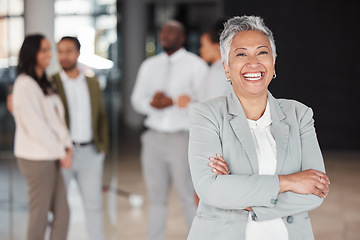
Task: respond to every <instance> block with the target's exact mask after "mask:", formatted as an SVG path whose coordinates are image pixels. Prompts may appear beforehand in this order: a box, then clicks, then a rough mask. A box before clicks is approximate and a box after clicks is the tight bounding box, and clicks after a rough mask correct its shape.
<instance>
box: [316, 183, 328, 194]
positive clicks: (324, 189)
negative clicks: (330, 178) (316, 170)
mask: <svg viewBox="0 0 360 240" xmlns="http://www.w3.org/2000/svg"><path fill="white" fill-rule="evenodd" d="M316 188H317V189H319V190H320V191H321V192H323V193H324V195H327V194H328V191H329V188H328V185H327V184H323V183H320V182H319V183H318V184H316Z"/></svg>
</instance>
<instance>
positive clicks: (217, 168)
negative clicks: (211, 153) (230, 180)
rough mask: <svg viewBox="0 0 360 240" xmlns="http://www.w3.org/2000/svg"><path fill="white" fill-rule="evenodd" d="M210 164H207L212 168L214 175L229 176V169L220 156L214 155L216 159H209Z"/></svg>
mask: <svg viewBox="0 0 360 240" xmlns="http://www.w3.org/2000/svg"><path fill="white" fill-rule="evenodd" d="M209 159H210V161H211V162H209V166H210V167H211V168H212V171H213V172H214V173H215V174H216V175H229V174H230V171H229V167H228V165H227V163H226V162H225V160H224V158H223V157H222V156H220V154H216V158H214V157H211V158H209Z"/></svg>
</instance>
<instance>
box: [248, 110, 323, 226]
mask: <svg viewBox="0 0 360 240" xmlns="http://www.w3.org/2000/svg"><path fill="white" fill-rule="evenodd" d="M299 124H300V129H299V131H300V138H301V139H300V142H301V156H302V158H301V171H303V170H307V169H315V170H318V171H321V172H324V173H325V166H324V161H323V157H322V154H321V151H320V147H319V143H318V140H317V137H316V132H315V127H314V119H313V111H312V110H311V108H307V110H306V111H305V113H304V114H303V116H302V117H301V118H300V120H299ZM322 202H323V199H322V198H320V197H318V196H316V195H313V194H307V195H304V194H297V193H293V192H290V191H289V192H284V193H281V194H279V196H278V199H277V201H276V204H275V206H274V207H272V208H265V207H262V206H261V207H253V210H254V213H255V215H256V217H255V220H257V221H263V220H270V219H274V218H278V217H285V216H289V215H293V214H297V213H301V212H307V211H311V210H313V209H315V208H317V207H318V206H320V205H321V204H322Z"/></svg>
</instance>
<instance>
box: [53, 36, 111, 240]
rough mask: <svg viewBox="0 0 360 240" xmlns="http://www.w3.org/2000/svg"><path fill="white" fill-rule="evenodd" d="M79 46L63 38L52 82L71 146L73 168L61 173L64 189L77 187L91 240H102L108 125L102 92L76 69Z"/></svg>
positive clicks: (96, 84) (92, 79)
mask: <svg viewBox="0 0 360 240" xmlns="http://www.w3.org/2000/svg"><path fill="white" fill-rule="evenodd" d="M79 55H80V43H79V41H78V39H76V38H74V37H63V38H62V39H61V40H60V42H59V43H58V58H59V62H60V65H61V67H62V70H61V71H60V73H57V74H55V75H54V76H53V82H54V84H55V85H56V88H57V91H58V94H59V96H60V97H61V100H62V101H63V104H64V108H65V119H66V122H67V125H68V127H69V129H70V136H71V139H72V141H73V144H74V150H73V165H72V167H71V168H69V169H66V170H63V176H64V181H65V184H66V186H68V185H69V182H70V180H71V178H75V180H76V181H77V183H78V186H79V189H80V193H81V196H82V200H83V203H84V207H85V214H86V223H87V230H88V235H89V238H88V239H90V240H104V230H103V219H102V218H103V217H102V174H103V162H104V157H105V152H106V151H107V149H108V144H109V137H108V122H107V117H106V112H105V106H104V103H103V99H102V92H101V89H100V87H99V83H98V81H97V79H96V78H95V77H88V76H85V75H84V73H83V72H82V71H81V70H80V69H79V68H78V64H77V60H78V57H79Z"/></svg>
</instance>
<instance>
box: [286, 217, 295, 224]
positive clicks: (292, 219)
mask: <svg viewBox="0 0 360 240" xmlns="http://www.w3.org/2000/svg"><path fill="white" fill-rule="evenodd" d="M286 221H287V222H288V223H293V222H294V217H292V216H288V217H287V219H286Z"/></svg>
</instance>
